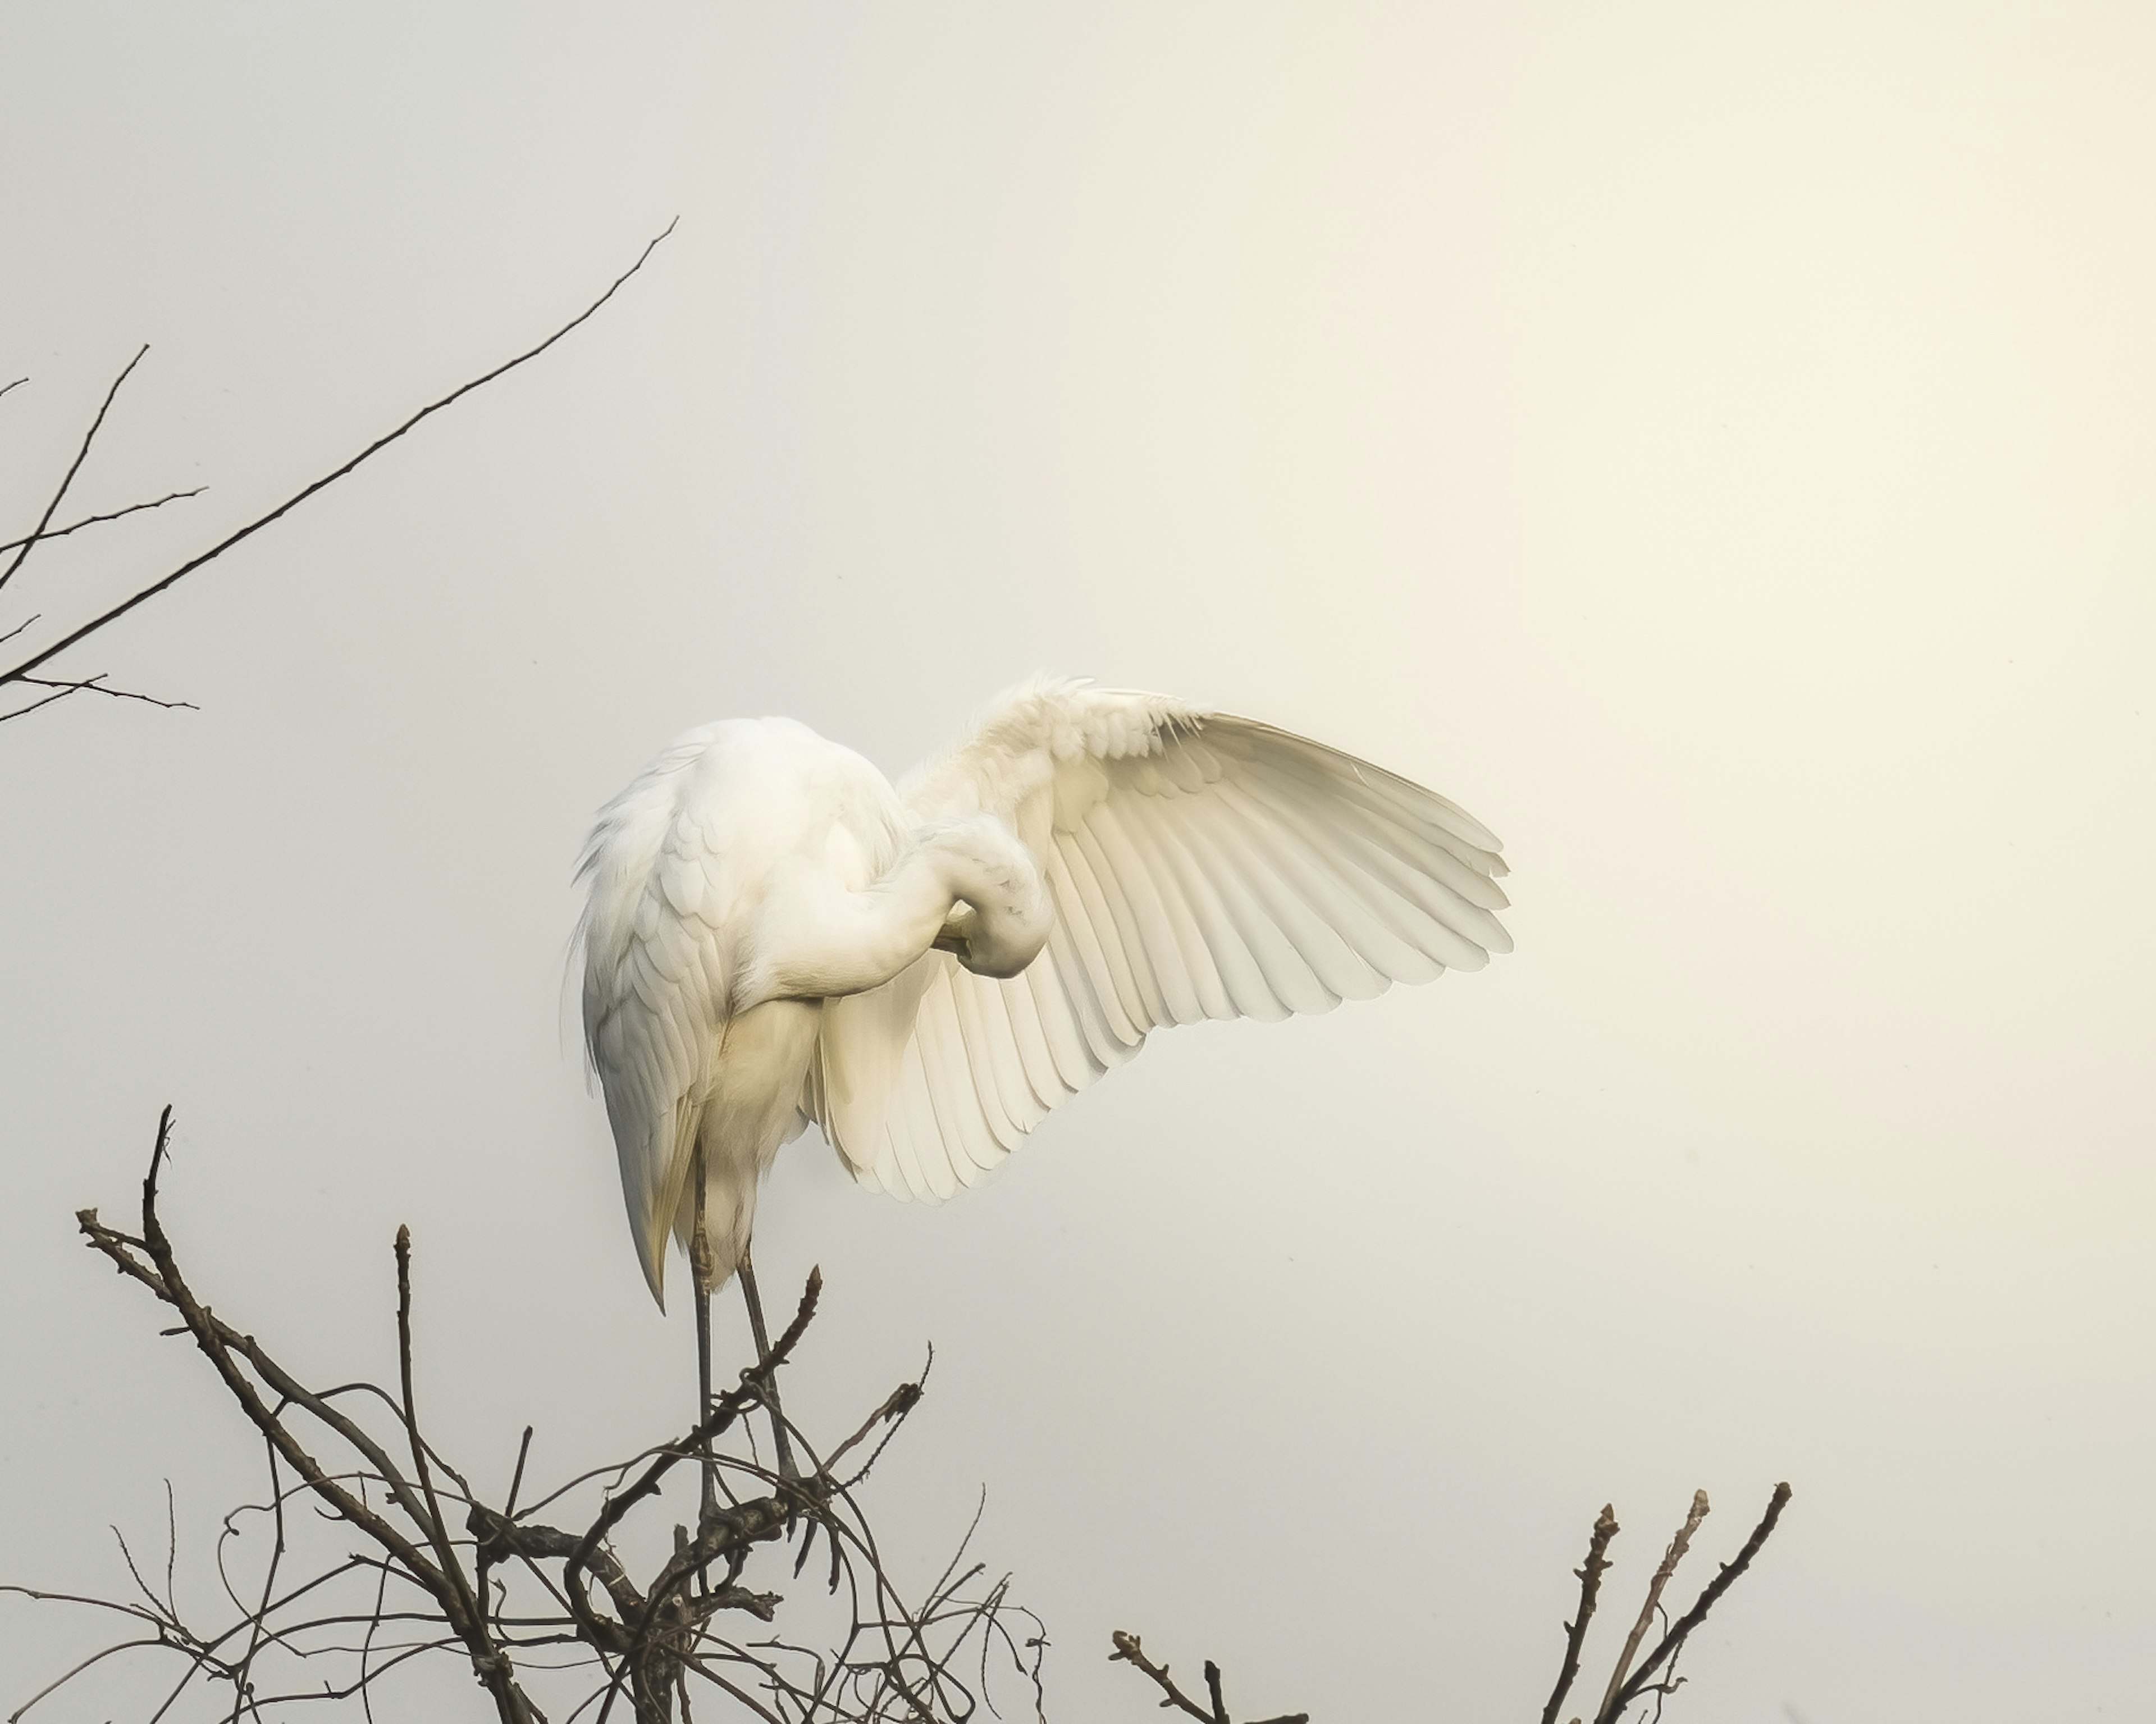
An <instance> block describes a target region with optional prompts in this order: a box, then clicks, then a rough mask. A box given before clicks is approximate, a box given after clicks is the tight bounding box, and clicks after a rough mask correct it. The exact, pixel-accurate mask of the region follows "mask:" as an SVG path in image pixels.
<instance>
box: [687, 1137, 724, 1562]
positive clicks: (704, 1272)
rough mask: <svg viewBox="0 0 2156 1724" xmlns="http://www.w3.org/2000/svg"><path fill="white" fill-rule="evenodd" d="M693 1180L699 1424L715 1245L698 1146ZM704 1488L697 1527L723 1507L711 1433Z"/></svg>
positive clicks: (705, 1388) (704, 1414)
mask: <svg viewBox="0 0 2156 1724" xmlns="http://www.w3.org/2000/svg"><path fill="white" fill-rule="evenodd" d="M689 1177H690V1178H691V1179H693V1180H695V1181H696V1229H695V1231H694V1232H692V1233H691V1234H690V1235H689V1275H690V1280H693V1281H694V1282H695V1283H696V1423H697V1424H700V1425H701V1424H706V1423H707V1422H708V1421H709V1420H710V1419H711V1240H710V1239H708V1238H706V1236H705V1233H704V1147H703V1145H702V1144H701V1143H700V1144H698V1145H697V1146H696V1165H695V1166H694V1167H691V1168H690V1170H689ZM703 1468H704V1489H703V1495H702V1497H701V1501H700V1502H699V1504H698V1508H699V1510H700V1511H701V1512H700V1514H699V1516H698V1518H697V1521H696V1524H697V1526H699V1527H700V1528H701V1527H702V1526H708V1525H709V1524H710V1523H711V1516H713V1515H715V1514H716V1513H717V1512H718V1508H719V1468H718V1463H717V1461H716V1460H714V1459H713V1458H712V1455H711V1436H710V1434H708V1433H706V1435H705V1438H704V1444H703Z"/></svg>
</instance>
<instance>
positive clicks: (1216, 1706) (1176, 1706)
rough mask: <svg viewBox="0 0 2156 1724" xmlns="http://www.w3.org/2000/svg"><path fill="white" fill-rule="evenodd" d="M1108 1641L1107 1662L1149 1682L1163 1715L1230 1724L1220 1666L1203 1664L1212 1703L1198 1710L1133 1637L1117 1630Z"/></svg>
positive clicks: (1288, 1723)
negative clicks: (1112, 1647) (1222, 1694)
mask: <svg viewBox="0 0 2156 1724" xmlns="http://www.w3.org/2000/svg"><path fill="white" fill-rule="evenodd" d="M1108 1638H1109V1639H1111V1641H1112V1642H1114V1644H1115V1648H1116V1650H1114V1651H1113V1652H1111V1653H1110V1654H1109V1655H1108V1661H1109V1662H1110V1663H1111V1664H1116V1663H1122V1664H1127V1665H1131V1666H1132V1668H1133V1669H1135V1670H1138V1671H1140V1672H1142V1674H1143V1675H1146V1676H1147V1677H1149V1678H1151V1679H1152V1684H1153V1686H1155V1687H1157V1688H1158V1689H1159V1690H1160V1691H1161V1694H1162V1696H1163V1699H1162V1701H1161V1703H1160V1707H1161V1710H1162V1711H1179V1712H1183V1713H1185V1714H1186V1715H1188V1716H1190V1717H1193V1718H1197V1719H1200V1720H1202V1721H1203V1724H1230V1720H1229V1716H1228V1708H1227V1706H1226V1705H1225V1704H1224V1702H1223V1701H1222V1700H1221V1698H1220V1670H1219V1665H1215V1664H1214V1662H1213V1661H1212V1660H1210V1659H1208V1660H1206V1661H1205V1687H1206V1692H1207V1694H1208V1696H1209V1698H1210V1700H1211V1702H1212V1703H1211V1704H1210V1705H1209V1706H1200V1705H1199V1703H1198V1702H1197V1701H1194V1700H1193V1699H1192V1698H1191V1697H1190V1696H1188V1695H1187V1694H1185V1693H1184V1692H1183V1691H1182V1689H1180V1688H1179V1687H1178V1686H1176V1683H1175V1679H1174V1678H1173V1676H1171V1675H1168V1666H1167V1665H1164V1664H1155V1663H1154V1662H1153V1661H1152V1660H1151V1659H1149V1658H1147V1656H1146V1654H1145V1647H1144V1645H1143V1644H1142V1642H1141V1641H1140V1640H1139V1639H1138V1637H1137V1635H1136V1634H1129V1633H1127V1632H1126V1631H1125V1630H1123V1629H1116V1631H1115V1632H1114V1633H1113V1634H1111V1635H1110V1636H1109V1637H1108ZM1256 1724H1310V1714H1309V1713H1307V1712H1287V1713H1283V1714H1282V1715H1281V1716H1279V1717H1277V1718H1265V1719H1260V1720H1258V1721H1256Z"/></svg>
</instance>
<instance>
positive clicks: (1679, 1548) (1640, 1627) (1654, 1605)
mask: <svg viewBox="0 0 2156 1724" xmlns="http://www.w3.org/2000/svg"><path fill="white" fill-rule="evenodd" d="M1706 1518H1707V1492H1705V1491H1693V1492H1692V1494H1691V1510H1690V1511H1689V1512H1687V1513H1686V1516H1685V1520H1684V1525H1683V1526H1680V1527H1678V1528H1677V1532H1676V1537H1674V1538H1672V1539H1671V1541H1670V1547H1669V1549H1668V1550H1666V1551H1665V1552H1663V1553H1662V1564H1661V1568H1657V1569H1655V1578H1653V1579H1652V1580H1650V1582H1648V1583H1647V1596H1646V1597H1645V1599H1643V1600H1642V1601H1641V1602H1640V1614H1639V1617H1638V1619H1637V1620H1635V1622H1634V1623H1633V1624H1632V1632H1631V1633H1630V1634H1627V1635H1626V1636H1625V1650H1623V1651H1622V1652H1620V1653H1619V1654H1618V1655H1617V1667H1616V1669H1614V1670H1612V1671H1610V1673H1609V1686H1608V1687H1607V1688H1605V1689H1604V1690H1603V1691H1602V1707H1601V1710H1600V1711H1598V1712H1596V1713H1595V1715H1594V1717H1595V1724H1607V1721H1609V1720H1610V1719H1614V1717H1615V1716H1617V1713H1616V1711H1614V1710H1613V1709H1614V1707H1615V1706H1616V1701H1617V1696H1618V1694H1619V1692H1620V1691H1621V1690H1622V1689H1623V1688H1624V1686H1625V1675H1626V1673H1627V1672H1628V1671H1630V1669H1631V1667H1632V1657H1633V1655H1634V1654H1635V1653H1636V1652H1638V1651H1639V1650H1640V1642H1641V1641H1642V1640H1644V1639H1646V1638H1647V1630H1648V1629H1650V1628H1652V1627H1653V1626H1654V1624H1655V1611H1656V1610H1657V1609H1660V1608H1661V1602H1662V1588H1664V1587H1666V1586H1667V1585H1668V1584H1669V1583H1670V1577H1671V1575H1673V1574H1675V1573H1676V1572H1677V1564H1678V1563H1680V1562H1682V1561H1684V1557H1685V1552H1686V1551H1688V1550H1689V1549H1691V1536H1692V1534H1693V1533H1695V1532H1698V1531H1699V1523H1700V1522H1701V1521H1704V1520H1705V1519H1706Z"/></svg>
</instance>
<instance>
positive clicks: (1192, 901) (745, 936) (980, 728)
mask: <svg viewBox="0 0 2156 1724" xmlns="http://www.w3.org/2000/svg"><path fill="white" fill-rule="evenodd" d="M1498 849H1499V844H1498V840H1497V839H1496V838H1495V837H1494V836H1493V835H1492V834H1491V833H1490V832H1489V831H1488V830H1487V829H1486V828H1485V827H1484V826H1483V825H1482V824H1481V823H1480V822H1479V821H1477V820H1476V819H1475V818H1472V817H1471V815H1469V814H1467V813H1465V812H1464V811H1463V810H1461V809H1460V808H1458V807H1457V806H1455V804H1454V803H1450V802H1448V801H1446V800H1445V798H1443V797H1441V796H1439V795H1437V794H1435V793H1433V792H1431V791H1428V790H1424V788H1421V787H1420V786H1419V785H1417V784H1413V783H1410V782H1409V781H1408V780H1406V779H1404V778H1401V777H1395V776H1394V774H1393V773H1391V772H1384V771H1383V770H1381V769H1380V768H1378V767H1373V766H1370V765H1368V764H1366V763H1365V762H1362V761H1359V760H1357V759H1354V758H1353V757H1351V756H1348V755H1346V754H1342V753H1341V752H1338V751H1337V750H1335V749H1332V748H1328V747H1325V746H1324V745H1323V744H1322V743H1319V742H1313V741H1307V740H1306V739H1305V738H1303V737H1301V736H1291V735H1290V734H1288V733H1287V732H1286V731H1280V730H1276V729H1274V728H1273V727H1272V726H1270V725H1265V724H1260V723H1258V722H1256V721H1254V720H1250V719H1247V718H1237V717H1235V716H1230V715H1229V714H1226V713H1216V712H1211V711H1207V710H1205V709H1204V708H1203V707H1199V706H1191V705H1189V704H1188V703H1186V702H1183V701H1181V700H1172V699H1170V698H1168V696H1166V695H1148V694H1139V693H1133V692H1130V691H1127V690H1109V689H1096V688H1094V687H1092V686H1091V685H1087V684H1084V683H1079V682H1070V681H1049V680H1038V681H1034V682H1032V683H1029V684H1027V685H1023V686H1021V687H1019V688H1017V689H1014V690H1011V691H1010V692H1009V693H1007V694H1005V695H1003V696H1001V697H1000V698H999V699H998V700H997V701H995V702H994V704H993V706H990V707H989V709H988V711H987V713H986V715H985V716H983V718H982V719H981V720H980V721H979V722H978V724H977V725H976V726H975V728H974V730H973V734H972V735H971V736H968V737H967V738H966V739H965V740H964V741H962V742H961V743H960V744H959V745H958V746H957V747H956V748H954V749H952V751H951V752H949V753H948V754H946V755H945V756H943V757H942V758H940V759H937V760H934V761H932V762H927V764H925V765H923V766H921V767H918V768H916V770H915V771H914V772H912V773H911V775H909V776H908V777H907V778H906V780H905V782H903V783H902V784H901V786H900V787H899V788H896V789H894V788H892V787H891V784H890V782H888V781H887V780H886V779H885V777H884V776H883V774H882V773H880V772H878V771H877V770H876V768H875V767H873V766H871V765H870V763H869V762H867V761H866V760H864V759H863V758H862V757H860V755H858V754H855V752H853V751H852V750H850V749H848V748H843V747H839V745H837V744H836V743H833V742H828V741H824V739H823V738H822V737H820V736H817V735H816V734H815V732H814V731H811V730H809V729H808V727H807V726H804V725H801V724H798V723H796V722H795V721H793V720H791V719H785V718H765V719H733V720H727V721H724V722H721V723H718V724H712V725H706V726H703V727H701V729H697V730H693V731H689V732H688V733H687V734H686V735H685V736H680V737H679V738H677V739H676V740H675V741H674V742H673V743H671V744H670V745H669V747H667V748H666V750H665V752H663V753H661V754H660V756H659V757H658V758H657V759H656V760H654V762H652V763H651V764H650V765H649V766H648V767H645V768H644V771H643V772H641V773H639V775H638V777H636V779H635V781H634V782H632V783H631V784H630V785H629V788H627V789H625V790H624V791H623V792H622V793H621V794H620V795H619V796H617V797H616V798H614V799H613V801H612V802H610V803H608V804H607V805H606V807H605V808H603V809H602V810H601V811H600V813H599V816H598V824H597V825H596V826H595V827H594V828H593V831H592V834H591V838H590V839H589V841H588V843H587V844H586V846H585V849H584V852H583V859H582V861H581V863H580V864H579V866H578V870H577V878H578V879H579V880H583V881H588V883H589V890H590V898H589V901H588V906H587V907H586V909H585V911H584V914H583V921H582V924H581V926H580V929H579V935H578V937H579V940H580V942H581V947H582V952H583V1018H584V1033H585V1037H586V1041H587V1044H588V1048H589V1050H590V1054H591V1059H592V1062H593V1065H594V1066H595V1067H596V1069H597V1070H598V1077H599V1080H600V1083H601V1085H603V1089H604V1090H605V1093H606V1105H607V1112H608V1118H609V1120H610V1121H611V1123H612V1125H613V1137H614V1145H615V1148H616V1150H617V1152H619V1157H620V1161H621V1183H622V1193H623V1196H624V1198H625V1199H626V1200H627V1203H628V1206H629V1226H630V1230H631V1232H632V1234H633V1235H634V1239H635V1242H636V1249H637V1253H638V1255H639V1259H640V1260H641V1261H642V1263H643V1265H644V1277H645V1280H647V1281H648V1282H649V1285H650V1288H651V1291H652V1295H653V1296H654V1298H659V1299H660V1300H661V1301H662V1303H663V1297H664V1288H665V1244H666V1239H667V1235H668V1234H670V1233H671V1234H673V1235H674V1237H675V1239H678V1240H680V1242H681V1243H682V1244H683V1245H684V1247H685V1249H689V1251H690V1261H691V1263H692V1264H693V1265H696V1267H697V1268H698V1270H700V1271H701V1272H700V1273H699V1274H698V1275H697V1281H698V1283H699V1285H698V1292H699V1294H700V1295H701V1296H702V1298H701V1299H700V1301H699V1313H700V1316H702V1317H703V1318H704V1319H705V1322H706V1324H707V1323H708V1311H707V1304H708V1294H709V1290H710V1289H711V1288H712V1287H716V1286H719V1285H723V1284H724V1283H725V1281H726V1279H727V1278H728V1277H729V1276H730V1275H733V1274H734V1273H735V1272H736V1270H737V1269H738V1270H742V1271H743V1275H742V1279H743V1283H744V1290H745V1291H747V1293H748V1294H749V1296H750V1297H751V1301H752V1306H753V1301H754V1285H753V1277H752V1271H751V1270H749V1256H748V1251H749V1237H750V1234H751V1231H752V1228H753V1225H754V1222H755V1217H756V1201H757V1185H758V1183H759V1181H760V1180H761V1178H762V1175H763V1174H764V1172H766V1170H767V1168H768V1167H770V1165H771V1162H772V1160H773V1157H774V1156H775V1155H776V1154H777V1153H778V1149H779V1148H780V1147H781V1146H782V1145H783V1144H785V1143H787V1142H790V1141H792V1140H793V1138H794V1137H797V1136H798V1134H799V1133H800V1132H801V1131H803V1129H804V1128H805V1127H806V1126H808V1124H809V1123H810V1122H811V1121H814V1123H815V1124H817V1125H818V1126H821V1128H822V1130H823V1133H824V1137H826V1138H827V1139H828V1140H829V1142H830V1144H831V1145H832V1147H834V1149H836V1150H837V1152H838V1153H839V1158H840V1160H841V1161H842V1162H843V1163H844V1166H845V1167H847V1169H848V1170H849V1171H850V1172H851V1173H852V1174H853V1176H854V1178H855V1179H857V1180H859V1181H860V1183H863V1184H865V1185H868V1186H871V1187H875V1188H879V1189H880V1190H883V1191H887V1192H889V1193H892V1194H893V1195H894V1196H896V1197H900V1198H922V1199H926V1200H927V1201H930V1202H934V1201H937V1200H939V1199H942V1198H947V1197H949V1196H951V1195H952V1193H954V1192H956V1191H957V1190H958V1189H959V1188H961V1187H963V1186H969V1185H973V1184H976V1183H978V1182H979V1181H981V1180H982V1179H983V1178H986V1177H987V1175H988V1172H990V1171H991V1170H993V1168H994V1167H996V1165H997V1164H998V1162H1001V1161H1002V1160H1003V1159H1004V1157H1005V1156H1006V1155H1008V1154H1009V1152H1010V1151H1011V1150H1012V1149H1013V1148H1014V1147H1016V1146H1017V1144H1018V1142H1019V1140H1020V1139H1021V1138H1022V1137H1024V1136H1025V1134H1026V1133H1027V1132H1028V1131H1031V1130H1032V1129H1033V1127H1034V1126H1037V1125H1039V1123H1040V1121H1042V1120H1043V1119H1044V1118H1045V1117H1046V1116H1047V1115H1048V1114H1049V1112H1050V1111H1051V1110H1053V1109H1054V1108H1055V1107H1057V1106H1060V1105H1061V1104H1062V1103H1063V1102H1065V1101H1068V1100H1070V1097H1071V1096H1073V1095H1076V1094H1077V1093H1078V1092H1079V1091H1080V1090H1083V1089H1086V1087H1087V1086H1089V1085H1091V1084H1092V1083H1093V1081H1094V1080H1096V1079H1097V1078H1099V1077H1100V1076H1101V1075H1102V1074H1103V1073H1106V1072H1108V1071H1111V1070H1114V1069H1115V1068H1116V1067H1117V1066H1119V1065H1122V1064H1123V1063H1124V1062H1125V1061H1126V1060H1129V1059H1130V1058H1131V1057H1132V1055H1133V1054H1136V1053H1137V1051H1138V1049H1139V1048H1141V1047H1142V1045H1143V1044H1144V1043H1145V1039H1146V1036H1147V1033H1148V1032H1150V1031H1151V1030H1152V1029H1157V1028H1159V1027H1162V1026H1164V1025H1168V1024H1192V1023H1196V1022H1197V1021H1199V1019H1201V1018H1285V1017H1287V1016H1288V1015H1290V1014H1291V1013H1315V1012H1326V1011H1330V1010H1331V1009H1332V1008H1333V1007H1334V1006H1336V1005H1337V1004H1338V1003H1340V1002H1341V1001H1342V999H1363V998H1369V997H1370V996H1372V995H1374V994H1378V993H1383V991H1384V989H1385V988H1387V987H1388V986H1389V985H1390V984H1391V983H1394V982H1424V981H1428V980H1430V979H1431V978H1432V977H1435V976H1437V975H1439V974H1440V973H1441V972H1443V971H1445V970H1446V969H1448V968H1451V969H1466V970H1472V969H1479V968H1481V967H1482V965H1483V964H1484V963H1485V962H1487V961H1488V957H1489V954H1490V953H1491V952H1507V951H1509V950H1511V948H1512V941H1511V939H1510V937H1509V936H1507V933H1506V931H1505V930H1504V928H1503V927H1502V926H1501V925H1500V923H1499V922H1498V921H1497V918H1496V914H1495V912H1496V911H1499V910H1501V909H1502V908H1503V907H1504V906H1505V903H1506V900H1505V895H1504V893H1503V891H1502V890H1501V889H1500V888H1499V887H1498V885H1497V884H1496V877H1497V876H1499V875H1502V874H1503V873H1504V872H1505V865H1504V863H1503V861H1502V860H1501V859H1500V857H1499V856H1498V854H1497V852H1498ZM700 1166H701V1182H699V1181H698V1180H697V1179H696V1170H697V1168H698V1167H700ZM700 1183H701V1191H700V1190H699V1188H698V1187H699V1184H700ZM700 1198H701V1202H700V1200H699V1199H700ZM700 1217H701V1231H700V1229H699V1220H700ZM755 1315H756V1316H757V1317H758V1318H759V1321H757V1330H758V1331H761V1330H762V1323H761V1321H760V1316H761V1313H760V1312H757V1313H755ZM758 1339H759V1343H760V1344H761V1342H762V1337H761V1333H760V1332H759V1337H758ZM706 1347H707V1344H706ZM706 1377H707V1380H708V1371H707V1373H706Z"/></svg>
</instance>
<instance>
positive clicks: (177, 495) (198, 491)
mask: <svg viewBox="0 0 2156 1724" xmlns="http://www.w3.org/2000/svg"><path fill="white" fill-rule="evenodd" d="M0 393H4V392H0ZM207 489H208V487H207V486H204V485H197V486H196V487H195V488H194V489H193V490H185V491H167V492H166V493H165V495H163V496H162V497H152V498H151V499H150V500H149V501H148V502H146V503H130V504H129V505H127V506H126V508H125V509H113V510H109V511H106V512H105V514H103V515H85V516H83V518H82V519H81V520H80V521H69V523H68V524H67V525H66V526H56V527H53V528H50V529H49V530H47V531H42V532H34V533H29V534H27V535H25V536H23V537H22V538H19V539H9V540H8V541H6V542H5V543H4V544H0V551H15V550H20V549H22V548H23V547H24V546H30V545H42V544H44V543H46V542H48V541H51V540H54V539H64V538H65V537H67V536H68V535H69V533H79V532H80V531H82V530H83V529H84V528H85V527H86V526H103V525H104V524H105V522H106V521H118V520H120V519H121V517H122V516H129V515H140V514H141V512H142V511H144V510H146V509H162V508H163V507H164V506H165V505H166V504H167V503H177V502H178V501H180V500H182V498H184V497H198V496H200V495H202V494H203V491H204V490H207ZM5 638H6V637H4V636H0V639H5Z"/></svg>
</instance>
